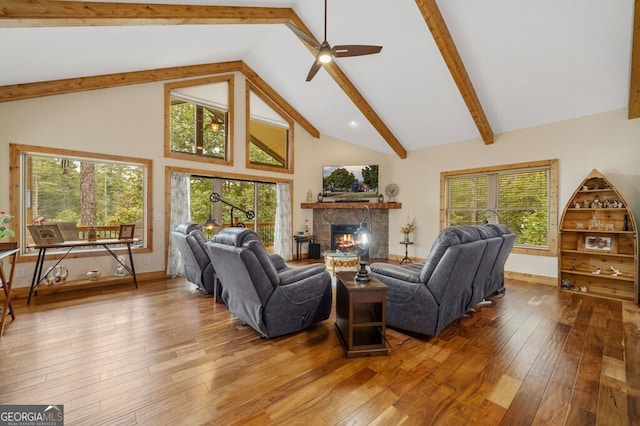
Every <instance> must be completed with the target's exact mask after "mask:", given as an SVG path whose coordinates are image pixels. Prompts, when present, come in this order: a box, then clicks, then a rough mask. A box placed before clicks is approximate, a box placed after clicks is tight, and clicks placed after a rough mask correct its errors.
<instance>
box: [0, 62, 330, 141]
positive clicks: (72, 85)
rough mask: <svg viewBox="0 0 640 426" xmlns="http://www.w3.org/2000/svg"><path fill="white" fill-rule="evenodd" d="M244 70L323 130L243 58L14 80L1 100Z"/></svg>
mask: <svg viewBox="0 0 640 426" xmlns="http://www.w3.org/2000/svg"><path fill="white" fill-rule="evenodd" d="M236 71H239V72H242V73H243V74H244V75H245V76H246V77H247V78H248V79H249V80H252V81H253V82H254V83H255V84H256V85H257V86H258V87H260V89H261V90H262V91H263V92H265V93H266V94H267V95H268V96H270V97H271V98H272V99H273V100H274V101H277V102H278V104H279V105H280V106H281V107H282V109H283V110H284V111H285V112H286V113H287V114H289V116H291V117H292V118H293V119H294V120H295V121H296V122H297V123H298V124H300V126H301V127H302V128H303V129H305V130H306V131H307V132H309V134H310V135H311V136H313V137H315V138H319V137H320V132H319V131H318V129H316V128H315V127H314V126H313V125H312V124H311V123H310V122H309V121H308V120H307V119H306V118H304V116H303V115H302V114H300V113H299V112H298V111H297V110H296V109H295V108H293V107H292V106H291V105H290V104H289V103H288V102H287V101H286V100H284V98H282V96H280V95H278V94H277V93H276V91H275V90H273V89H272V88H271V87H270V86H269V85H268V84H267V83H266V82H265V81H264V80H263V79H262V78H261V77H260V76H259V75H258V74H257V73H255V72H254V71H253V70H252V69H251V68H249V67H248V66H247V65H246V64H245V63H244V62H242V61H230V62H220V63H217V64H205V65H190V66H184V67H172V68H160V69H155V70H147V71H136V72H123V73H116V74H105V75H98V76H93V77H79V78H69V79H65V80H52V81H43V82H38V83H27V84H13V85H8V86H0V102H10V101H18V100H24V99H33V98H39V97H42V96H52V95H62V94H65V93H75V92H84V91H87V90H98V89H107V88H111V87H120V86H127V85H131V84H142V83H149V82H152V81H166V80H176V79H185V78H192V77H201V76H205V75H211V74H222V73H227V72H236Z"/></svg>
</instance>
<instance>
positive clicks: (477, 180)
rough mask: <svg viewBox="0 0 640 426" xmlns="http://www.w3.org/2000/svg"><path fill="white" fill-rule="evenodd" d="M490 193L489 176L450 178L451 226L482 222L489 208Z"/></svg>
mask: <svg viewBox="0 0 640 426" xmlns="http://www.w3.org/2000/svg"><path fill="white" fill-rule="evenodd" d="M488 193H489V178H488V177H487V176H468V177H467V176H461V177H455V178H451V179H449V226H457V225H468V224H478V223H482V221H483V220H484V219H485V212H486V211H487V210H488V208H489V206H488V199H489V198H488Z"/></svg>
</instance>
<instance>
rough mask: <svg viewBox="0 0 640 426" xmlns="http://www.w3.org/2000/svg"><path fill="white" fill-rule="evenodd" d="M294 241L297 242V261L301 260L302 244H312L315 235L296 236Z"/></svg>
mask: <svg viewBox="0 0 640 426" xmlns="http://www.w3.org/2000/svg"><path fill="white" fill-rule="evenodd" d="M293 239H294V240H296V260H300V249H301V246H302V243H312V242H313V235H294V236H293Z"/></svg>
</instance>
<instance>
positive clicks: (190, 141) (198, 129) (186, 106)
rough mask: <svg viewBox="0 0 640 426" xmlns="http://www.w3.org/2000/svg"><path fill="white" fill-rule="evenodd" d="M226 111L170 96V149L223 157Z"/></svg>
mask: <svg viewBox="0 0 640 426" xmlns="http://www.w3.org/2000/svg"><path fill="white" fill-rule="evenodd" d="M226 121H227V113H226V111H222V110H217V109H214V108H211V107H204V106H201V105H197V104H193V103H190V102H184V101H180V100H177V99H171V126H170V128H171V150H172V151H174V152H183V153H188V154H196V155H203V156H208V157H215V158H220V159H224V157H225V146H226V134H225V124H226Z"/></svg>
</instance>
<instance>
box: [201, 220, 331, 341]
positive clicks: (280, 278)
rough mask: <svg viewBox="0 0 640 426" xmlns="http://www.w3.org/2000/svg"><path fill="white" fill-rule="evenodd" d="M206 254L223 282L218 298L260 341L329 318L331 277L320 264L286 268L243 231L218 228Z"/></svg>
mask: <svg viewBox="0 0 640 426" xmlns="http://www.w3.org/2000/svg"><path fill="white" fill-rule="evenodd" d="M207 250H208V253H209V257H210V258H211V262H212V263H213V267H214V268H215V270H216V272H217V274H218V278H219V279H220V282H221V284H222V300H223V301H224V303H225V304H226V305H227V308H228V309H229V311H230V312H231V313H232V314H233V315H234V316H236V317H237V318H239V319H240V320H242V321H243V323H245V324H247V325H249V326H251V327H252V328H253V329H254V330H256V331H257V332H258V333H260V335H261V337H265V338H272V337H277V336H281V335H284V334H289V333H293V332H296V331H299V330H303V329H305V328H307V327H311V326H312V325H314V324H316V323H318V322H320V321H323V320H325V319H327V318H329V315H330V314H331V303H332V291H331V275H330V274H329V273H328V272H327V271H326V268H325V266H324V264H312V265H305V266H301V267H297V268H291V267H288V266H287V265H286V264H285V262H284V260H283V259H282V257H281V256H279V255H277V254H272V255H269V254H268V253H267V251H266V250H265V248H264V246H263V245H262V242H261V241H260V238H259V237H258V235H257V234H256V233H255V232H253V231H252V230H250V229H246V228H227V229H223V230H222V231H221V232H220V233H219V234H217V235H216V236H215V237H214V239H213V241H212V242H209V243H207Z"/></svg>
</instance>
